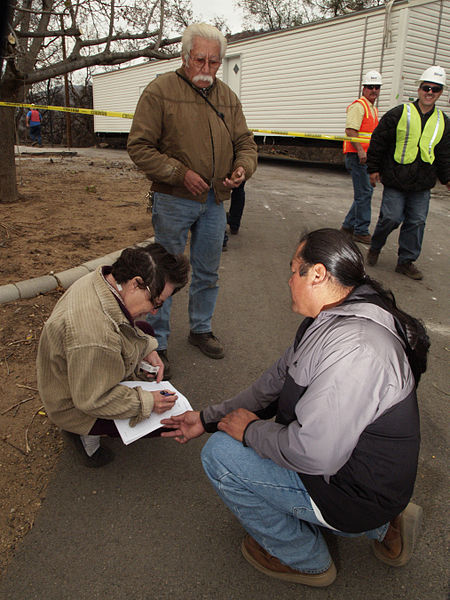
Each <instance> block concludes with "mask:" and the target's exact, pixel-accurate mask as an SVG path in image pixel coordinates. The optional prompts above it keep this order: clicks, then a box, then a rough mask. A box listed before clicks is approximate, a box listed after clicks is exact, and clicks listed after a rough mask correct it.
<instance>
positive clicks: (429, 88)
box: [420, 85, 442, 94]
mask: <svg viewBox="0 0 450 600" xmlns="http://www.w3.org/2000/svg"><path fill="white" fill-rule="evenodd" d="M420 89H421V90H423V91H424V92H433V94H439V92H442V87H441V86H440V85H421V86H420Z"/></svg>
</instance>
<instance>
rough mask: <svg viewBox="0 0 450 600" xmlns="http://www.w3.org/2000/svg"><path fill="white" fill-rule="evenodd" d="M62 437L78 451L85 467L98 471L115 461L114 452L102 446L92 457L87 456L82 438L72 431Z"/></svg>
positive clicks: (63, 432)
mask: <svg viewBox="0 0 450 600" xmlns="http://www.w3.org/2000/svg"><path fill="white" fill-rule="evenodd" d="M61 433H62V436H63V438H64V440H65V441H66V442H68V443H69V444H70V445H71V446H72V448H73V449H74V450H75V451H76V453H77V456H78V459H79V460H80V462H81V464H83V465H84V466H85V467H90V468H94V469H98V468H99V467H104V466H105V465H107V464H108V463H110V462H111V461H112V460H114V452H113V451H112V450H110V449H109V448H106V447H105V446H100V448H98V449H97V450H96V451H95V452H94V454H93V455H92V456H89V455H88V454H86V450H85V449H84V446H83V442H82V441H81V437H80V436H79V435H78V434H77V433H72V432H71V431H62V432H61Z"/></svg>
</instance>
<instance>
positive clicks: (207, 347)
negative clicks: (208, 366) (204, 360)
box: [188, 331, 225, 358]
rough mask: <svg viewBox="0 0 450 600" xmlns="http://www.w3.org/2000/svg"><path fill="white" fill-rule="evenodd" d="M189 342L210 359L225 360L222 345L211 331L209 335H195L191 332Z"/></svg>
mask: <svg viewBox="0 0 450 600" xmlns="http://www.w3.org/2000/svg"><path fill="white" fill-rule="evenodd" d="M188 341H189V343H190V344H192V345H193V346H198V348H199V349H200V350H201V351H202V352H203V354H206V356H209V358H223V357H224V356H225V351H224V349H223V346H222V344H221V343H220V342H219V340H218V339H217V338H216V336H215V335H213V333H212V332H211V331H210V332H208V333H193V332H192V331H191V332H190V334H189V337H188Z"/></svg>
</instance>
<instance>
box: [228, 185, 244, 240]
mask: <svg viewBox="0 0 450 600" xmlns="http://www.w3.org/2000/svg"><path fill="white" fill-rule="evenodd" d="M244 186H245V181H243V182H242V183H241V185H240V186H239V187H237V188H234V190H233V191H232V192H231V203H230V210H229V211H228V218H227V222H228V225H229V226H230V229H233V230H237V229H239V227H240V226H241V219H242V213H243V212H244V206H245V190H244Z"/></svg>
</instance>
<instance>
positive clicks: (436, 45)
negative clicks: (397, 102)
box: [403, 0, 450, 112]
mask: <svg viewBox="0 0 450 600" xmlns="http://www.w3.org/2000/svg"><path fill="white" fill-rule="evenodd" d="M412 4H413V6H411V8H410V10H409V21H408V36H407V39H406V44H405V58H404V64H403V89H404V100H408V99H409V98H410V97H411V98H416V95H417V93H416V92H417V84H416V81H417V77H418V75H420V73H422V71H424V70H425V69H426V68H427V67H429V66H431V65H433V64H434V65H441V67H444V69H445V70H446V72H447V80H448V81H449V80H450V2H449V0H441V1H440V2H431V3H430V2H424V1H420V0H416V2H414V3H412ZM438 31H439V37H438V35H437V34H438ZM438 106H440V107H441V108H442V109H443V110H445V111H447V112H448V90H446V91H444V93H443V94H442V96H441V98H440V101H439V104H438Z"/></svg>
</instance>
